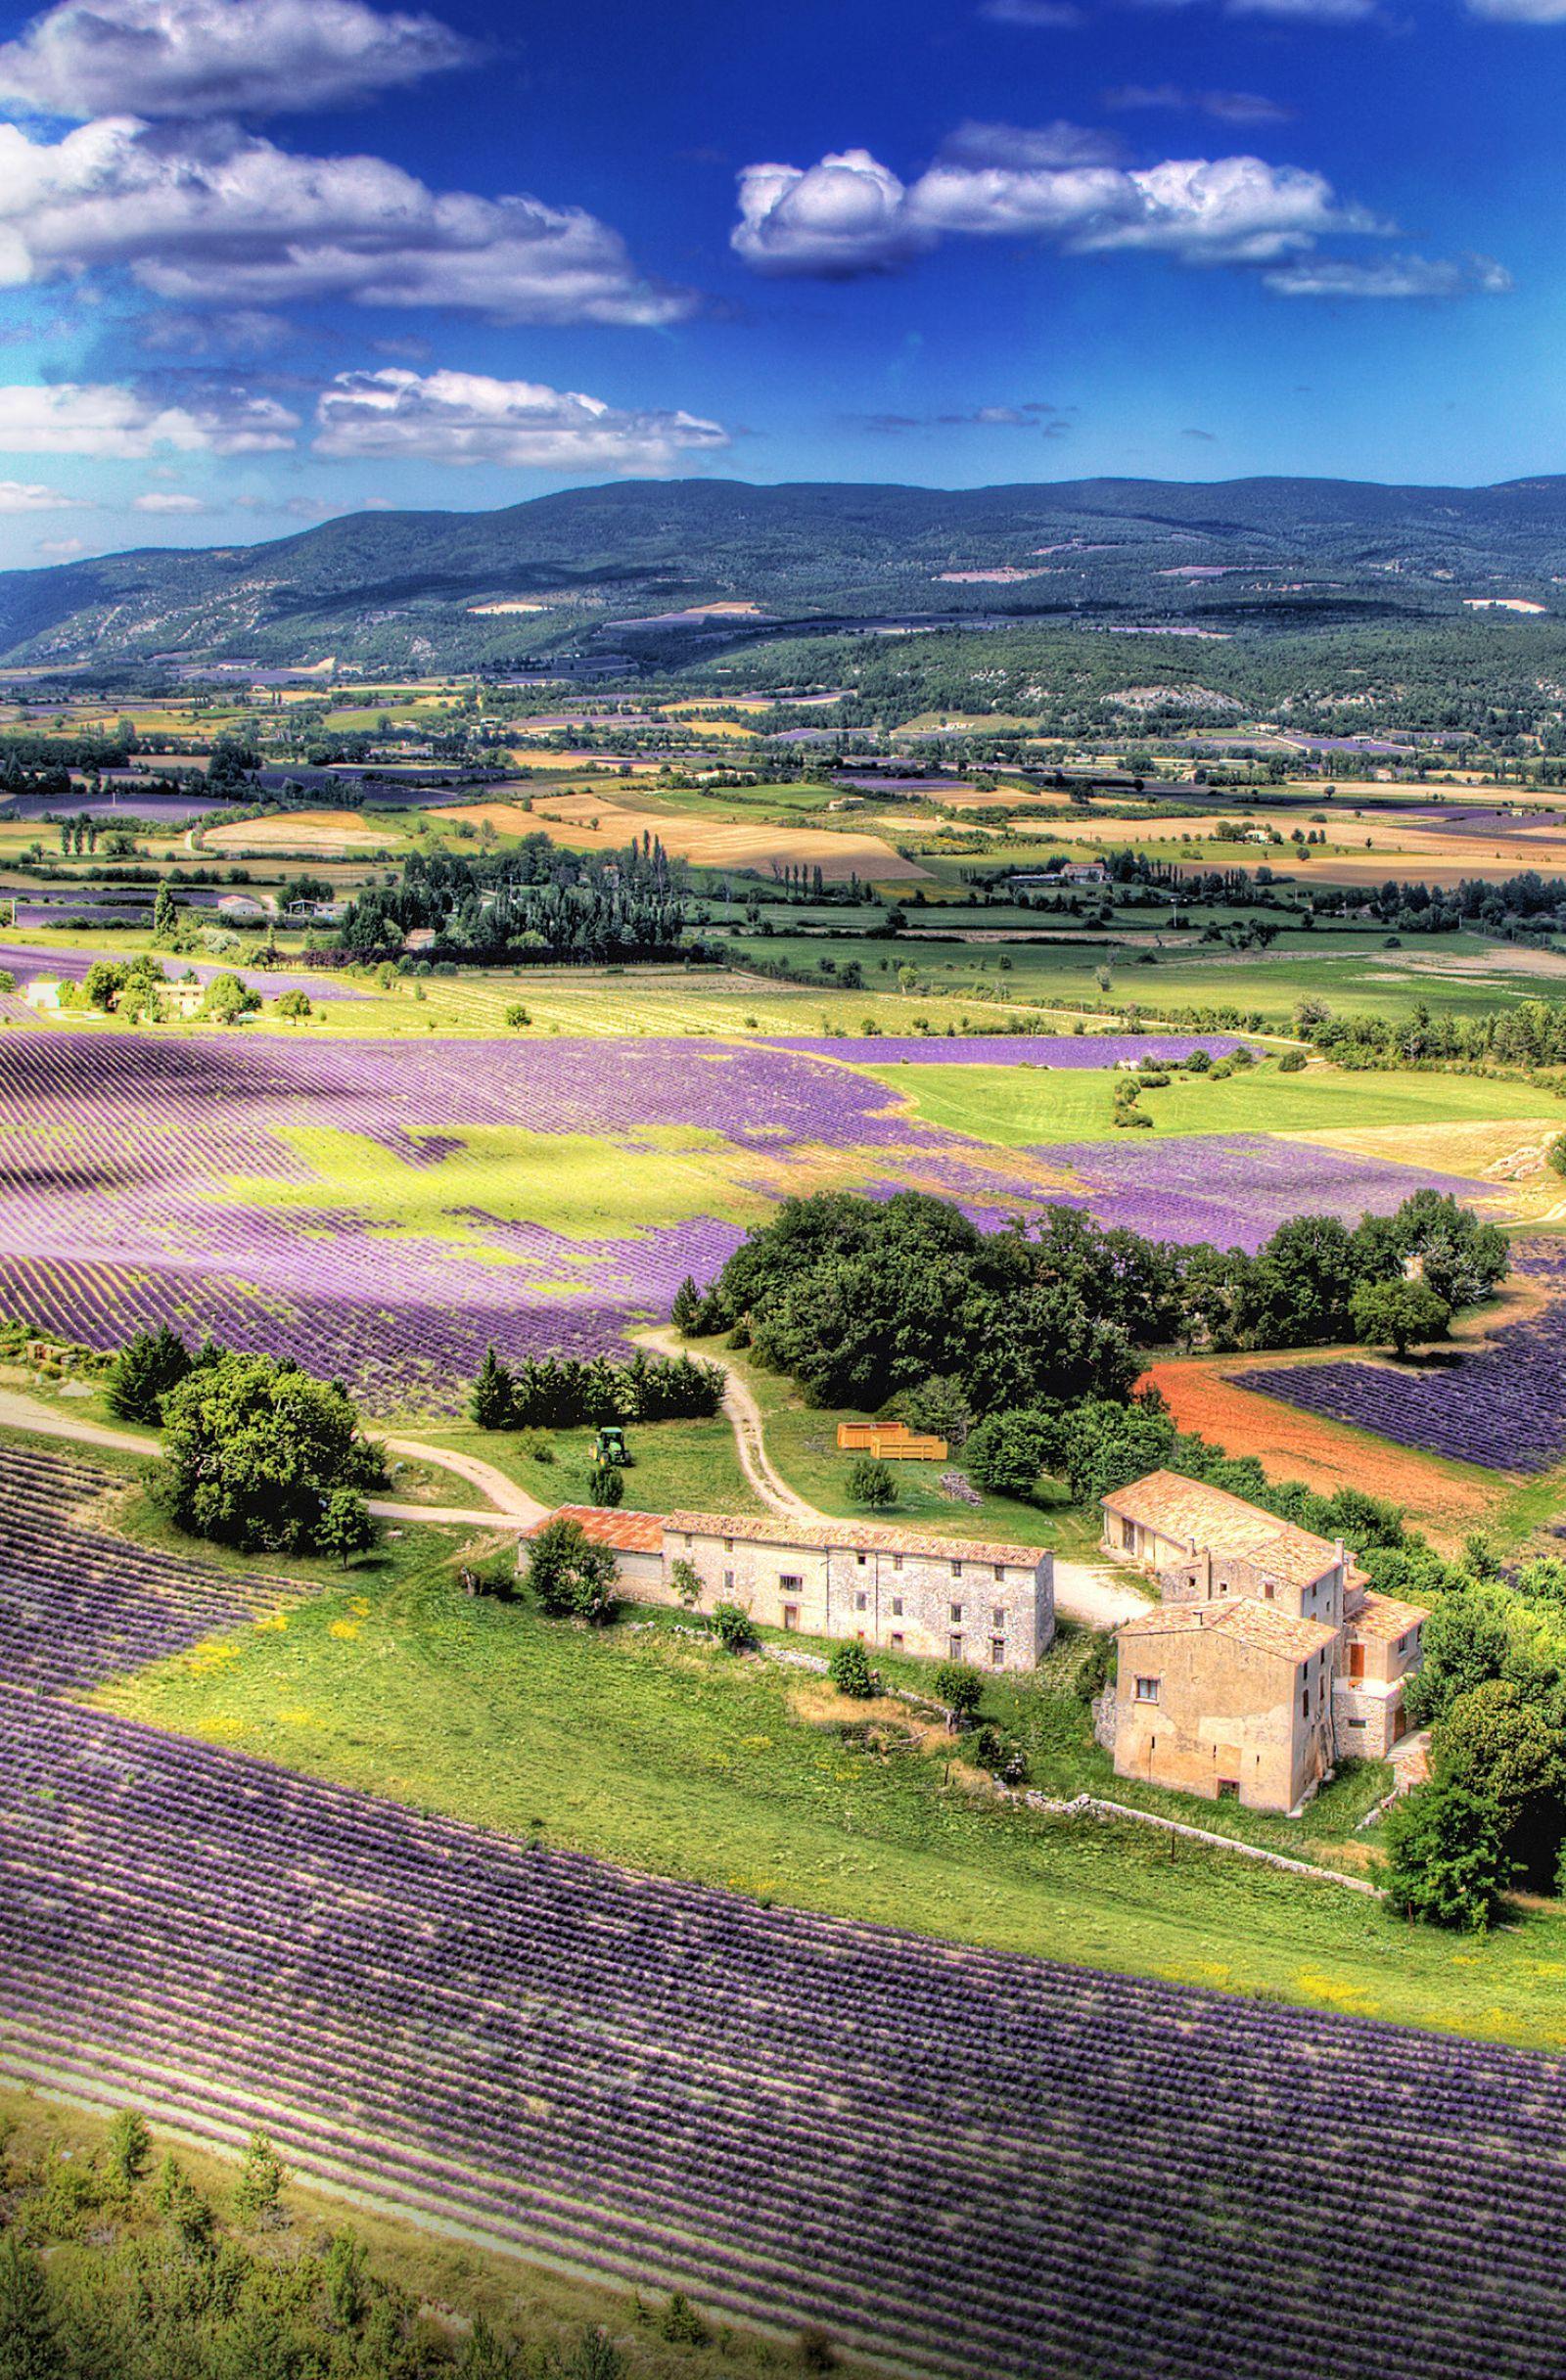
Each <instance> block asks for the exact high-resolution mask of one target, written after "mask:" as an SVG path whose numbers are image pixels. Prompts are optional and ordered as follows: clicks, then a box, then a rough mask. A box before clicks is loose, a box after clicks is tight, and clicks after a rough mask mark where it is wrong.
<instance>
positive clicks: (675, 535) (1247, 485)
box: [0, 478, 1566, 671]
mask: <svg viewBox="0 0 1566 2380" xmlns="http://www.w3.org/2000/svg"><path fill="white" fill-rule="evenodd" d="M1498 599H1504V600H1507V601H1513V602H1524V603H1531V604H1538V605H1540V606H1542V607H1543V609H1544V610H1545V611H1547V612H1554V611H1556V610H1557V609H1561V610H1566V478H1546V479H1532V480H1517V481H1507V482H1505V483H1503V484H1501V485H1498V486H1495V487H1475V488H1464V487H1392V486H1383V485H1379V484H1375V483H1370V482H1361V481H1336V480H1306V479H1299V480H1294V479H1257V480H1237V481H1223V482H1219V483H1187V482H1174V481H1151V480H1082V481H1062V482H1056V483H1051V484H1042V485H1038V484H1026V485H1018V486H1002V487H982V488H969V489H958V490H950V489H941V488H923V487H903V486H895V485H852V484H847V483H840V482H826V483H819V484H814V483H810V484H798V485H783V486H771V487H763V486H752V485H749V484H747V483H745V482H743V481H717V480H687V481H620V482H616V483H614V484H611V485H607V486H601V487H582V488H573V489H570V490H568V491H566V492H565V493H563V494H557V495H549V496H540V497H536V498H534V499H532V500H530V501H529V502H527V503H522V504H516V505H511V506H508V507H506V508H505V509H504V510H501V511H497V512H467V513H464V512H456V513H449V512H358V513H352V514H348V515H345V516H344V517H343V518H341V519H339V520H335V521H328V522H326V523H324V524H323V525H322V526H319V527H317V528H311V529H306V530H304V531H302V532H300V533H299V534H297V535H294V536H290V537H284V538H279V539H277V540H275V541H272V542H268V543H265V544H260V545H250V546H215V547H211V548H207V549H199V550H198V549H193V550H184V551H175V550H167V549H156V548H153V549H143V550H139V551H134V552H127V553H120V554H111V555H106V556H103V557H101V558H99V559H95V560H90V561H80V562H69V563H65V564H61V565H57V566H56V567H54V568H52V569H48V570H35V571H12V572H4V573H0V660H3V661H5V662H8V663H11V664H19V665H20V664H32V665H38V664H42V665H44V666H46V667H47V666H51V665H55V666H79V665H82V664H90V665H104V664H165V665H173V666H177V665H181V664H183V665H187V666H188V665H191V664H200V663H204V662H210V661H218V660H230V661H251V662H254V663H255V664H257V665H268V664H269V665H273V666H280V665H300V664H312V663H319V662H322V661H323V660H327V659H335V660H336V661H337V662H338V663H339V664H344V663H350V662H351V663H356V664H360V665H361V666H366V667H370V668H373V669H390V668H392V667H397V668H412V669H420V670H425V671H429V670H435V669H438V668H442V667H457V666H462V667H475V666H484V667H506V666H524V665H526V664H527V663H528V662H529V661H530V660H535V659H540V658H543V657H546V656H548V655H551V654H560V653H563V652H567V651H570V652H573V653H576V654H579V655H583V656H588V657H591V656H598V657H609V656H613V655H617V654H623V655H626V656H628V657H630V658H632V659H639V658H657V659H660V660H665V661H667V660H669V659H677V658H679V657H680V656H681V655H686V654H689V655H692V656H695V655H697V654H701V653H708V652H711V651H712V650H713V648H714V646H716V645H723V644H732V643H734V642H736V641H738V640H742V639H744V638H746V637H754V636H755V635H757V634H759V633H761V632H763V631H764V630H765V629H766V628H767V627H768V625H769V624H770V623H771V622H772V621H774V620H777V621H789V622H793V623H798V622H801V621H814V622H819V623H820V624H822V625H827V624H841V623H844V622H854V623H858V622H863V623H870V622H875V621H880V622H884V623H886V624H889V625H891V624H900V623H901V622H902V621H903V620H904V619H908V620H913V621H916V622H917V621H925V620H942V619H949V620H951V621H952V622H953V623H954V624H959V625H960V624H961V623H962V622H963V621H964V620H967V619H979V618H986V619H992V618H997V617H1005V618H1016V619H1019V620H1027V619H1029V618H1036V619H1039V620H1041V621H1052V622H1057V623H1058V622H1059V621H1060V620H1061V619H1062V618H1073V619H1078V620H1082V621H1086V622H1092V621H1099V622H1102V623H1103V624H1106V625H1115V624H1128V625H1140V624H1144V623H1149V624H1150V623H1154V622H1160V623H1166V624H1172V625H1173V624H1184V625H1193V624H1196V625H1199V624H1201V622H1202V621H1203V620H1209V621H1212V622H1214V623H1216V624H1218V625H1221V627H1223V628H1224V629H1225V630H1227V631H1229V632H1233V631H1234V630H1235V629H1236V628H1238V629H1241V630H1243V629H1244V628H1245V627H1247V626H1252V627H1256V628H1266V627H1276V626H1279V625H1292V626H1297V627H1298V626H1309V625H1310V624H1312V623H1313V621H1332V622H1338V621H1341V620H1342V619H1343V618H1345V617H1350V618H1352V617H1356V616H1361V617H1362V616H1364V615H1365V614H1366V613H1367V612H1368V613H1370V614H1372V615H1389V614H1390V615H1395V616H1397V615H1401V616H1413V617H1420V616H1436V617H1439V616H1441V615H1442V614H1449V615H1450V614H1452V613H1455V612H1458V611H1460V609H1461V608H1462V606H1463V604H1464V603H1465V602H1468V603H1473V602H1479V601H1496V600H1498ZM714 606H717V607H726V608H724V609H719V610H715V611H714V610H711V609H708V608H707V607H714ZM670 616H672V617H670Z"/></svg>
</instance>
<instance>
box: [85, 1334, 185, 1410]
mask: <svg viewBox="0 0 1566 2380" xmlns="http://www.w3.org/2000/svg"><path fill="white" fill-rule="evenodd" d="M190 1368H191V1367H190V1350H189V1349H188V1348H187V1347H186V1345H185V1342H184V1340H183V1339H181V1338H180V1336H179V1334H178V1332H177V1331H172V1330H170V1329H169V1327H168V1325H167V1323H166V1322H165V1323H164V1324H163V1325H162V1327H161V1330H159V1331H158V1332H157V1333H156V1334H155V1333H154V1332H151V1331H138V1332H137V1334H136V1336H135V1338H134V1339H131V1340H128V1341H127V1342H126V1344H125V1345H124V1347H122V1348H121V1349H120V1350H119V1353H118V1355H117V1356H116V1357H115V1362H114V1366H113V1368H112V1370H111V1372H110V1374H109V1379H108V1383H107V1386H106V1395H107V1396H108V1400H109V1409H110V1411H111V1412H112V1413H116V1414H118V1416H119V1418H120V1420H121V1421H144V1422H160V1421H161V1420H162V1417H163V1398H164V1397H165V1396H167V1394H168V1392H169V1390H170V1389H172V1388H175V1387H177V1386H178V1384H179V1382H180V1381H182V1380H183V1379H184V1377H185V1375H186V1373H187V1372H188V1371H189V1370H190Z"/></svg>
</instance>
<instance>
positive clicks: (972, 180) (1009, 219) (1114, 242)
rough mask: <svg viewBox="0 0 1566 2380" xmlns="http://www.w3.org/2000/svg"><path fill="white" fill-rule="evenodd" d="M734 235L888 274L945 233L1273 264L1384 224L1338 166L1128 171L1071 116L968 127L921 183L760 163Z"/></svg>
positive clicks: (831, 269) (849, 269)
mask: <svg viewBox="0 0 1566 2380" xmlns="http://www.w3.org/2000/svg"><path fill="white" fill-rule="evenodd" d="M739 199H740V220H739V222H738V224H737V225H736V226H735V229H734V231H733V233H732V235H731V239H732V245H733V247H734V248H735V250H736V251H737V252H738V253H739V254H740V255H741V256H743V257H744V259H745V260H746V262H747V263H748V264H750V265H751V266H752V267H753V269H755V270H756V271H758V272H763V273H776V274H782V273H806V274H818V275H826V276H829V277H831V276H838V277H847V276H851V275H854V274H862V273H871V272H884V271H887V270H889V269H891V268H892V267H894V266H896V265H898V264H901V263H905V262H906V261H907V260H908V258H909V257H910V256H912V255H915V254H917V253H918V252H920V251H921V250H924V249H929V248H932V247H934V246H935V245H937V243H938V242H940V241H941V240H942V239H944V238H948V237H954V236H969V237H978V238H994V237H997V236H1001V235H1008V234H1009V235H1011V236H1013V237H1033V238H1036V239H1040V240H1043V241H1045V242H1047V243H1049V244H1051V245H1053V246H1055V247H1057V248H1060V249H1062V250H1064V251H1065V252H1067V253H1070V254H1092V253H1104V252H1111V251H1116V250H1123V251H1124V250H1145V251H1150V252H1157V253H1162V254H1166V255H1171V256H1174V257H1176V258H1177V259H1179V260H1180V261H1181V262H1183V263H1187V264H1198V263H1211V264H1221V263H1228V264H1267V263H1273V262H1276V261H1278V260H1280V259H1282V258H1285V257H1287V256H1290V255H1293V254H1297V253H1300V252H1306V251H1308V250H1310V249H1312V248H1313V246H1314V245H1315V243H1316V241H1317V240H1318V239H1319V238H1321V237H1322V236H1323V235H1324V234H1328V233H1333V232H1359V233H1366V232H1369V233H1384V232H1386V231H1387V230H1389V229H1390V228H1391V227H1390V226H1389V225H1387V224H1385V223H1383V222H1381V221H1380V220H1379V219H1378V218H1377V217H1375V216H1374V215H1372V214H1370V213H1369V212H1368V211H1367V210H1366V209H1365V208H1363V207H1359V206H1347V205H1344V204H1341V203H1340V202H1339V200H1338V199H1337V197H1336V195H1335V193H1334V192H1333V189H1332V186H1331V184H1330V183H1329V182H1328V181H1327V179H1326V177H1325V176H1324V175H1322V174H1319V173H1313V172H1310V171H1308V170H1306V169H1304V168H1303V167H1300V166H1295V165H1268V164H1267V163H1265V162H1264V161H1263V160H1262V159H1260V158H1256V157H1226V158H1217V159H1204V158H1192V159H1171V160H1167V161H1166V162H1164V163H1162V164H1157V165H1152V166H1148V167H1146V168H1140V169H1136V170H1128V169H1127V168H1125V167H1123V166H1120V165H1118V164H1113V163H1110V162H1108V161H1104V158H1103V144H1102V143H1101V142H1099V143H1096V144H1095V139H1094V136H1093V135H1091V134H1084V133H1078V132H1077V131H1076V130H1075V128H1074V127H1071V126H1068V125H1058V124H1056V125H1049V126H1046V127H1045V128H1044V129H1043V130H1042V131H1039V132H1027V131H1022V130H1019V129H1018V128H1017V127H1015V126H1010V125H973V124H970V125H965V126H964V127H963V128H962V130H961V132H960V133H958V134H955V135H954V136H953V138H952V141H951V142H949V143H948V144H947V145H946V147H945V148H944V150H943V151H942V153H941V155H940V156H939V157H938V158H937V159H936V161H935V163H934V164H933V165H931V166H930V167H929V169H928V170H927V171H926V172H925V173H923V174H921V175H920V177H919V179H918V180H917V181H916V182H913V183H911V184H909V185H907V186H904V184H903V183H901V182H900V181H899V180H898V177H897V175H896V174H894V173H893V172H891V171H890V170H889V168H888V167H886V166H884V165H882V164H880V163H879V162H878V161H877V160H876V159H874V158H873V157H871V156H870V154H869V152H868V151H867V150H863V149H854V150H849V151H845V152H844V153H842V154H841V155H838V156H835V157H828V158H824V159H823V160H821V162H820V164H818V165H813V166H810V167H808V168H806V169H803V170H802V169H801V168H800V167H798V166H793V165H758V166H751V167H748V168H747V169H746V170H745V171H744V172H743V173H742V174H741V175H740V180H739Z"/></svg>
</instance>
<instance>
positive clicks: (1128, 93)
mask: <svg viewBox="0 0 1566 2380" xmlns="http://www.w3.org/2000/svg"><path fill="white" fill-rule="evenodd" d="M1104 105H1105V107H1106V108H1114V109H1116V110H1119V111H1125V112H1128V113H1129V112H1132V111H1135V110H1139V109H1147V110H1159V111H1162V112H1164V113H1166V114H1180V115H1211V116H1212V117H1213V118H1214V120H1215V122H1217V123H1221V124H1286V123H1289V122H1291V121H1292V120H1293V115H1294V111H1293V109H1292V108H1284V107H1280V106H1279V104H1278V102H1277V101H1276V100H1275V99H1265V98H1264V97H1263V96H1262V94H1261V92H1260V91H1187V90H1185V89H1183V88H1182V87H1181V85H1180V84H1178V83H1173V82H1159V83H1134V82H1133V83H1125V84H1123V85H1122V86H1121V88H1120V89H1119V90H1116V91H1106V92H1105V93H1104Z"/></svg>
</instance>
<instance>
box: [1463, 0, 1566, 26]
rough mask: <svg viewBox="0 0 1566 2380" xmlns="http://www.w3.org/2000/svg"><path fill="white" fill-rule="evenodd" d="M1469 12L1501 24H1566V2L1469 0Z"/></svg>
mask: <svg viewBox="0 0 1566 2380" xmlns="http://www.w3.org/2000/svg"><path fill="white" fill-rule="evenodd" d="M1468 11H1469V14H1470V16H1474V17H1491V18H1494V19H1495V20H1496V22H1497V23H1499V24H1566V0H1468Z"/></svg>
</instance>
